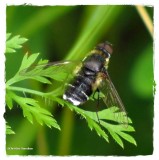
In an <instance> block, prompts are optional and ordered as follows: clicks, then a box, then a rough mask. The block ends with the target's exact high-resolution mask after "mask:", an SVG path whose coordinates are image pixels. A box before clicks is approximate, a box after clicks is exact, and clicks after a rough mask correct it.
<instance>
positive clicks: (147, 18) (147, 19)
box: [136, 5, 154, 38]
mask: <svg viewBox="0 0 159 160" xmlns="http://www.w3.org/2000/svg"><path fill="white" fill-rule="evenodd" d="M136 10H137V11H138V13H139V15H140V17H141V19H142V20H143V22H144V24H145V26H146V28H147V30H148V31H149V33H150V35H151V37H152V38H153V30H154V29H153V22H152V20H151V18H150V16H149V15H148V13H147V11H146V9H145V7H143V6H139V5H138V6H136Z"/></svg>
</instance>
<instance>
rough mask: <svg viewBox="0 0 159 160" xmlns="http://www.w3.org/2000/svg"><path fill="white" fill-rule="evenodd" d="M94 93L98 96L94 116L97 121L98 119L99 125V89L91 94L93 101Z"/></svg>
mask: <svg viewBox="0 0 159 160" xmlns="http://www.w3.org/2000/svg"><path fill="white" fill-rule="evenodd" d="M95 93H97V94H98V95H97V96H98V97H97V107H96V115H97V119H98V122H99V124H100V120H99V116H98V110H99V98H100V96H99V95H100V91H99V89H98V88H97V90H96V91H95V92H94V94H93V98H94V99H95Z"/></svg>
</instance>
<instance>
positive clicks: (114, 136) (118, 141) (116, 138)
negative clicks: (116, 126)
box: [108, 129, 124, 148]
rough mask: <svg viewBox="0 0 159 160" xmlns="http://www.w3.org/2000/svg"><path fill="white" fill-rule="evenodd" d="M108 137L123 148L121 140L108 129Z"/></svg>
mask: <svg viewBox="0 0 159 160" xmlns="http://www.w3.org/2000/svg"><path fill="white" fill-rule="evenodd" d="M108 131H109V133H110V135H111V136H112V137H113V138H114V139H115V141H116V142H117V143H118V144H119V145H120V146H121V147H122V148H124V144H123V142H122V140H121V138H120V137H119V136H118V135H117V134H116V133H115V132H113V131H112V130H110V129H108Z"/></svg>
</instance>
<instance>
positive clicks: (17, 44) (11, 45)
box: [6, 33, 27, 53]
mask: <svg viewBox="0 0 159 160" xmlns="http://www.w3.org/2000/svg"><path fill="white" fill-rule="evenodd" d="M6 40H7V42H6V53H14V52H15V49H19V48H21V47H22V44H23V43H24V42H26V41H27V39H26V38H21V37H20V35H17V36H14V37H12V38H11V33H8V34H7V36H6Z"/></svg>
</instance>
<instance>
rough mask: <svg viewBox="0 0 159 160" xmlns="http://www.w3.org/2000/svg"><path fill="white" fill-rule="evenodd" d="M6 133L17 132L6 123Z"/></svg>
mask: <svg viewBox="0 0 159 160" xmlns="http://www.w3.org/2000/svg"><path fill="white" fill-rule="evenodd" d="M6 134H15V132H14V131H13V130H12V129H11V127H10V126H9V125H8V124H6Z"/></svg>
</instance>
